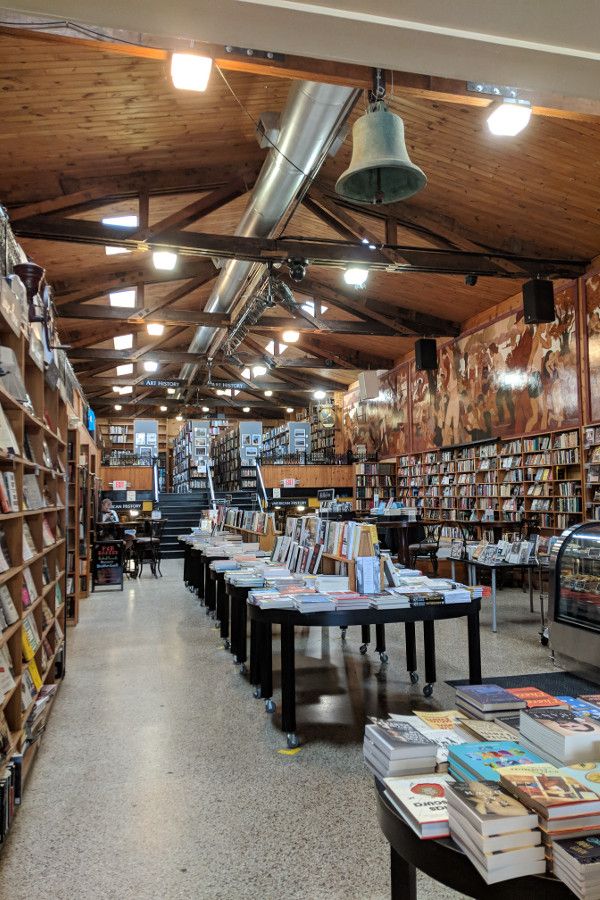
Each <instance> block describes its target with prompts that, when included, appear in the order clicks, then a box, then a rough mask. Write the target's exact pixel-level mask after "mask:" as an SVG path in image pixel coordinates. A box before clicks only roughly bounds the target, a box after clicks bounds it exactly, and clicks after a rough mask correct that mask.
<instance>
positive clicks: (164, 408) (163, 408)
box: [160, 406, 168, 412]
mask: <svg viewBox="0 0 600 900" xmlns="http://www.w3.org/2000/svg"><path fill="white" fill-rule="evenodd" d="M167 409H168V406H161V408H160V411H161V412H166V411H167Z"/></svg>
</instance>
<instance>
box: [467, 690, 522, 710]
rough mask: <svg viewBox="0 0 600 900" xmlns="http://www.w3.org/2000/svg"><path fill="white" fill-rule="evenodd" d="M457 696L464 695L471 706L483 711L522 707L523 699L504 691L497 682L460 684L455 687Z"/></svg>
mask: <svg viewBox="0 0 600 900" xmlns="http://www.w3.org/2000/svg"><path fill="white" fill-rule="evenodd" d="M456 695H457V696H458V697H464V698H465V700H467V701H468V702H469V703H471V704H472V705H473V706H476V707H478V708H479V709H482V710H484V711H486V710H490V711H492V710H497V709H523V708H524V707H525V701H524V700H519V698H518V697H515V696H514V695H513V694H511V693H509V692H508V691H505V690H504V688H502V687H500V686H499V685H497V684H471V685H467V684H465V685H461V687H458V688H457V689H456Z"/></svg>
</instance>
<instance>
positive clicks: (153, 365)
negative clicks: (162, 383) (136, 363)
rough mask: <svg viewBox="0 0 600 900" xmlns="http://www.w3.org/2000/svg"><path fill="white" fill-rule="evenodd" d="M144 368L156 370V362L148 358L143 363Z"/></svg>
mask: <svg viewBox="0 0 600 900" xmlns="http://www.w3.org/2000/svg"><path fill="white" fill-rule="evenodd" d="M144 369H145V371H146V372H156V371H158V363H157V362H154V360H148V362H145V363H144Z"/></svg>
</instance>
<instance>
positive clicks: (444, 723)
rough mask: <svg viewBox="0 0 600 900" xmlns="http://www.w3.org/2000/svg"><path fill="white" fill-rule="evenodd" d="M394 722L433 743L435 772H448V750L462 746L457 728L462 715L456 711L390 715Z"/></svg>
mask: <svg viewBox="0 0 600 900" xmlns="http://www.w3.org/2000/svg"><path fill="white" fill-rule="evenodd" d="M390 719H392V720H393V721H394V722H405V723H406V724H407V725H410V726H411V728H414V729H415V730H416V731H418V732H419V734H422V735H423V737H426V738H428V740H430V741H433V743H434V744H435V745H436V746H437V752H436V767H435V771H436V772H447V771H448V749H449V748H450V747H451V746H453V745H454V744H462V743H463V742H464V738H463V737H462V736H461V734H460V730H459V728H458V727H457V726H458V725H459V724H460V723H461V722H462V714H461V713H457V712H456V710H449V711H445V712H420V711H416V714H415V715H413V716H402V715H396V714H394V713H391V714H390Z"/></svg>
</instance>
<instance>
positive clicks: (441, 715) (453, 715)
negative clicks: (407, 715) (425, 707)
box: [414, 709, 467, 731]
mask: <svg viewBox="0 0 600 900" xmlns="http://www.w3.org/2000/svg"><path fill="white" fill-rule="evenodd" d="M414 714H415V716H418V717H419V719H421V721H423V722H425V724H426V725H427V727H428V728H440V729H443V730H444V731H447V730H448V729H450V728H454V726H455V725H456V724H457V720H460V719H466V718H467V717H466V716H465V714H464V713H462V712H459V710H458V709H448V710H445V711H440V712H422V711H421V710H418V709H415V710H414Z"/></svg>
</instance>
